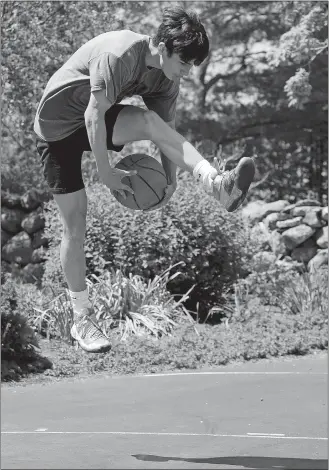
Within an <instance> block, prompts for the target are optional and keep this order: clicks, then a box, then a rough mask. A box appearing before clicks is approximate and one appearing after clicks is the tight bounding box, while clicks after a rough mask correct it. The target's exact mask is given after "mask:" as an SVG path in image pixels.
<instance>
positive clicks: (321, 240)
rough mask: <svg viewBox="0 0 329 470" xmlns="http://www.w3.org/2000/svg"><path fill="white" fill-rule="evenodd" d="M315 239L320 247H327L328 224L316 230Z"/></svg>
mask: <svg viewBox="0 0 329 470" xmlns="http://www.w3.org/2000/svg"><path fill="white" fill-rule="evenodd" d="M315 239H316V243H317V245H318V246H319V247H320V248H328V225H327V226H326V227H322V228H320V229H319V230H318V231H317V232H316V235H315Z"/></svg>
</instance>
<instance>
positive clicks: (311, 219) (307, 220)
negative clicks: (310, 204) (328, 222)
mask: <svg viewBox="0 0 329 470" xmlns="http://www.w3.org/2000/svg"><path fill="white" fill-rule="evenodd" d="M316 209H318V208H316ZM302 223H303V224H306V225H309V226H310V227H314V228H319V227H323V225H324V224H325V222H324V221H323V220H321V210H316V211H315V210H312V211H308V212H307V213H306V215H305V217H304V218H303V220H302Z"/></svg>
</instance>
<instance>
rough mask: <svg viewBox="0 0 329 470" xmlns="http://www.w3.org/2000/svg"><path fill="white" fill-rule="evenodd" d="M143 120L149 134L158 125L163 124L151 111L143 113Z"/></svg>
mask: <svg viewBox="0 0 329 470" xmlns="http://www.w3.org/2000/svg"><path fill="white" fill-rule="evenodd" d="M144 119H145V123H146V127H147V129H148V130H149V131H150V132H152V131H154V129H156V128H158V127H159V124H160V123H161V122H163V121H162V119H161V118H160V116H159V115H158V114H157V113H156V112H155V111H151V110H148V111H145V114H144Z"/></svg>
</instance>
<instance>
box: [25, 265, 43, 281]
mask: <svg viewBox="0 0 329 470" xmlns="http://www.w3.org/2000/svg"><path fill="white" fill-rule="evenodd" d="M44 271H45V268H44V265H43V264H27V265H26V266H24V268H23V269H22V272H21V274H22V278H23V281H24V282H27V283H30V284H35V283H40V281H41V278H42V276H43V273H44Z"/></svg>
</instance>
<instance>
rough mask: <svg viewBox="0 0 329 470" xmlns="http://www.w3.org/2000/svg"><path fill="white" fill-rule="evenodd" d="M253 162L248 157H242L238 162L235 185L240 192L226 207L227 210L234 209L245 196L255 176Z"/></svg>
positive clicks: (231, 210) (232, 210)
mask: <svg viewBox="0 0 329 470" xmlns="http://www.w3.org/2000/svg"><path fill="white" fill-rule="evenodd" d="M255 171H256V167H255V163H254V161H253V159H252V158H250V157H243V158H241V160H240V161H239V163H238V166H237V168H236V172H237V178H236V183H235V184H236V187H237V188H238V189H239V190H240V191H241V192H242V194H241V196H240V197H239V199H237V200H236V201H234V202H233V204H232V205H231V206H230V207H228V208H227V212H234V211H236V210H237V209H238V208H239V207H240V206H241V204H242V203H243V202H244V200H245V199H246V197H247V194H248V190H249V187H250V185H251V183H252V182H253V180H254V177H255Z"/></svg>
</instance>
